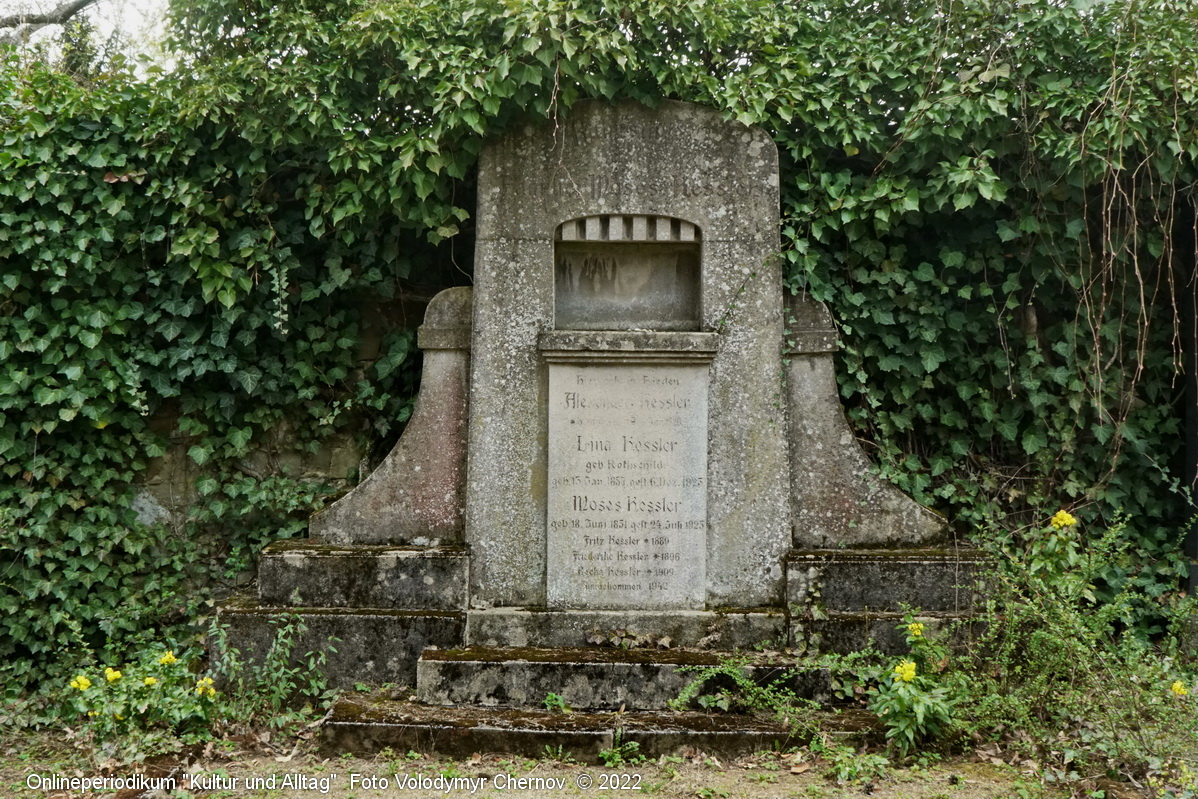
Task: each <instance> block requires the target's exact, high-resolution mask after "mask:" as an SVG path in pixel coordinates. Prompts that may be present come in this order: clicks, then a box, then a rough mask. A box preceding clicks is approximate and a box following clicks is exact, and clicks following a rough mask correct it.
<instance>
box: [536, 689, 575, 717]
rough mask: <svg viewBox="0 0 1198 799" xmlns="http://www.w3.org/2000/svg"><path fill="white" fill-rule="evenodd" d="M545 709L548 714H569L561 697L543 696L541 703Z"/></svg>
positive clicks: (551, 694)
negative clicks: (543, 699)
mask: <svg viewBox="0 0 1198 799" xmlns="http://www.w3.org/2000/svg"><path fill="white" fill-rule="evenodd" d="M542 704H543V705H544V706H545V709H546V710H548V711H549V712H550V713H570V712H572V711H571V709H570V706H569V705H567V704H566V700H565V699H562V697H561V695H559V694H554V693H548V694H545V701H544V702H542Z"/></svg>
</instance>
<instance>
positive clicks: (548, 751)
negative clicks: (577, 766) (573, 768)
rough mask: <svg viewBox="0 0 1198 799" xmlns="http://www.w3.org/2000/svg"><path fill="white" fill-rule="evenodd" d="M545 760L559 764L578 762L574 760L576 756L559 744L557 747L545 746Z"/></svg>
mask: <svg viewBox="0 0 1198 799" xmlns="http://www.w3.org/2000/svg"><path fill="white" fill-rule="evenodd" d="M545 759H546V760H556V761H557V762H558V763H577V762H578V761H577V760H575V759H574V755H572V754H570V753H569V752H567V751H566V750H565V748H563V747H562V745H561V744H558V745H557V746H556V747H555V746H550V745H549V744H545Z"/></svg>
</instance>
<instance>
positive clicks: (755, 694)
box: [670, 657, 817, 734]
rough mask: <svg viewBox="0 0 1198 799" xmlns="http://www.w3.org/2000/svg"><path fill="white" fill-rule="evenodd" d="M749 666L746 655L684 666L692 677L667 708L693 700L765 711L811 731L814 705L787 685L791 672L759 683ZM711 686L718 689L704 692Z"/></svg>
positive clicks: (721, 707) (678, 707)
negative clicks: (714, 662) (693, 676)
mask: <svg viewBox="0 0 1198 799" xmlns="http://www.w3.org/2000/svg"><path fill="white" fill-rule="evenodd" d="M749 666H750V663H749V660H748V659H747V658H744V657H731V658H728V659H727V660H724V661H722V662H720V663H718V664H717V665H715V666H703V667H687V668H686V669H684V670H685V671H688V672H691V673H693V674H694V675H695V679H694V680H693V681H692V682H691V683H690V684H689V685H687V686H686V687H685V688H684V689H682V693H680V694H679V695H678V698H677V699H674V700H672V701H671V702H670V707H671V708H673V709H675V710H684V709H686V708H688V707H689V706H690V705H691V703H692V702H693V703H694V704H697V705H698V706H699V707H701V708H703V709H705V710H716V709H718V710H723V711H734V710H737V711H745V712H750V713H768V714H770V715H772V716H774V717H776V718H777V719H778V720H779V721H781V722H782V723H784V724H786V726H787V727H789V728H790V729H791V730H794V731H796V732H798V733H799V734H803V733H804V732H806V733H807V734H814V732H815V725H814V722H813V721H812V720H811V711H812V710H813V709H815V708H816V707H817V705H816V704H815V703H814V702H811V701H809V700H806V699H801V698H799V697H798V696H796V695H795V693H794V691H792V690H791V689H789V688H787V687H786V683H787V682H788V681H789V680H790V679H791V677H792V673H791V672H789V671H783V672H782V673H781V674H780V675H779V676H775V677H773V678H772V679H770V680H769V681H764V682H759V681H758V679H755V678H754V676H753V674H752V673H751V672H750V669H749ZM713 687H714V688H716V689H717V690H716V691H715V692H714V693H708V692H706V691H709V690H710V689H711V688H713Z"/></svg>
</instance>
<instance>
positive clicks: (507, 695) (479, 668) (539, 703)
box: [416, 647, 832, 711]
mask: <svg viewBox="0 0 1198 799" xmlns="http://www.w3.org/2000/svg"><path fill="white" fill-rule="evenodd" d="M721 660H722V658H721V657H720V656H717V655H716V654H714V653H710V652H695V651H688V650H661V649H628V650H625V649H615V648H599V647H591V648H587V649H513V648H490V647H475V648H470V649H463V650H426V651H425V652H424V653H423V654H422V655H421V657H420V661H419V663H417V665H416V697H417V699H418V700H419V701H421V702H423V703H425V704H430V705H476V706H482V707H494V706H504V707H523V708H531V709H539V708H542V707H544V702H545V699H546V697H548V696H549V695H550V694H554V695H556V696H558V697H560V698H561V699H562V700H563V701H564V702H565V703H566V705H567V706H569V707H570V708H572V709H574V710H620V709H626V710H630V711H639V710H665V709H667V708H668V707H669V703H670V702H671V701H673V700H675V699H677V698H678V697H679V695H680V694H681V693H682V691H683V689H685V688H686V687H687V686H688V685H690V684H691V683H693V682H695V680H696V679H697V677H696V675H695V674H694V673H693V670H694V669H696V668H701V667H711V666H716V665H719V663H720V662H721ZM744 673H745V675H746V676H747V677H749V678H750V679H753V680H755V681H758V682H760V683H761V684H763V685H765V684H771V683H775V682H779V681H780V682H781V683H782V684H783V685H785V687H787V688H788V689H790V690H791V691H793V692H794V694H795V695H796V696H799V697H802V698H804V699H811V700H813V701H817V702H820V703H821V704H826V703H828V702H829V701H830V700H831V697H832V688H831V683H830V680H829V678H828V675H827V673H826V672H824V671H822V670H814V669H806V670H802V671H799V670H796V669H794V668H792V667H791V666H788V665H785V664H769V663H765V662H760V663H755V664H749V665H746V666H745V667H744ZM734 688H735V686H733V685H727V686H725V685H716V684H712V685H711V686H710V687H708V688H705V689H704V693H714V692H715V691H717V690H721V689H729V690H731V689H734Z"/></svg>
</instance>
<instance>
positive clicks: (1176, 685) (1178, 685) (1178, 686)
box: [1169, 680, 1190, 696]
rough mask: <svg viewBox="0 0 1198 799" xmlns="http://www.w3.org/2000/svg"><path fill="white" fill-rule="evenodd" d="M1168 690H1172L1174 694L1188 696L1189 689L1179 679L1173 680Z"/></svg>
mask: <svg viewBox="0 0 1198 799" xmlns="http://www.w3.org/2000/svg"><path fill="white" fill-rule="evenodd" d="M1169 690H1170V691H1172V692H1173V695H1174V696H1188V695H1189V693H1190V689H1189V688H1186V687H1185V686H1184V685H1182V682H1181V680H1174V681H1173V684H1172V685H1170V686H1169Z"/></svg>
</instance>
